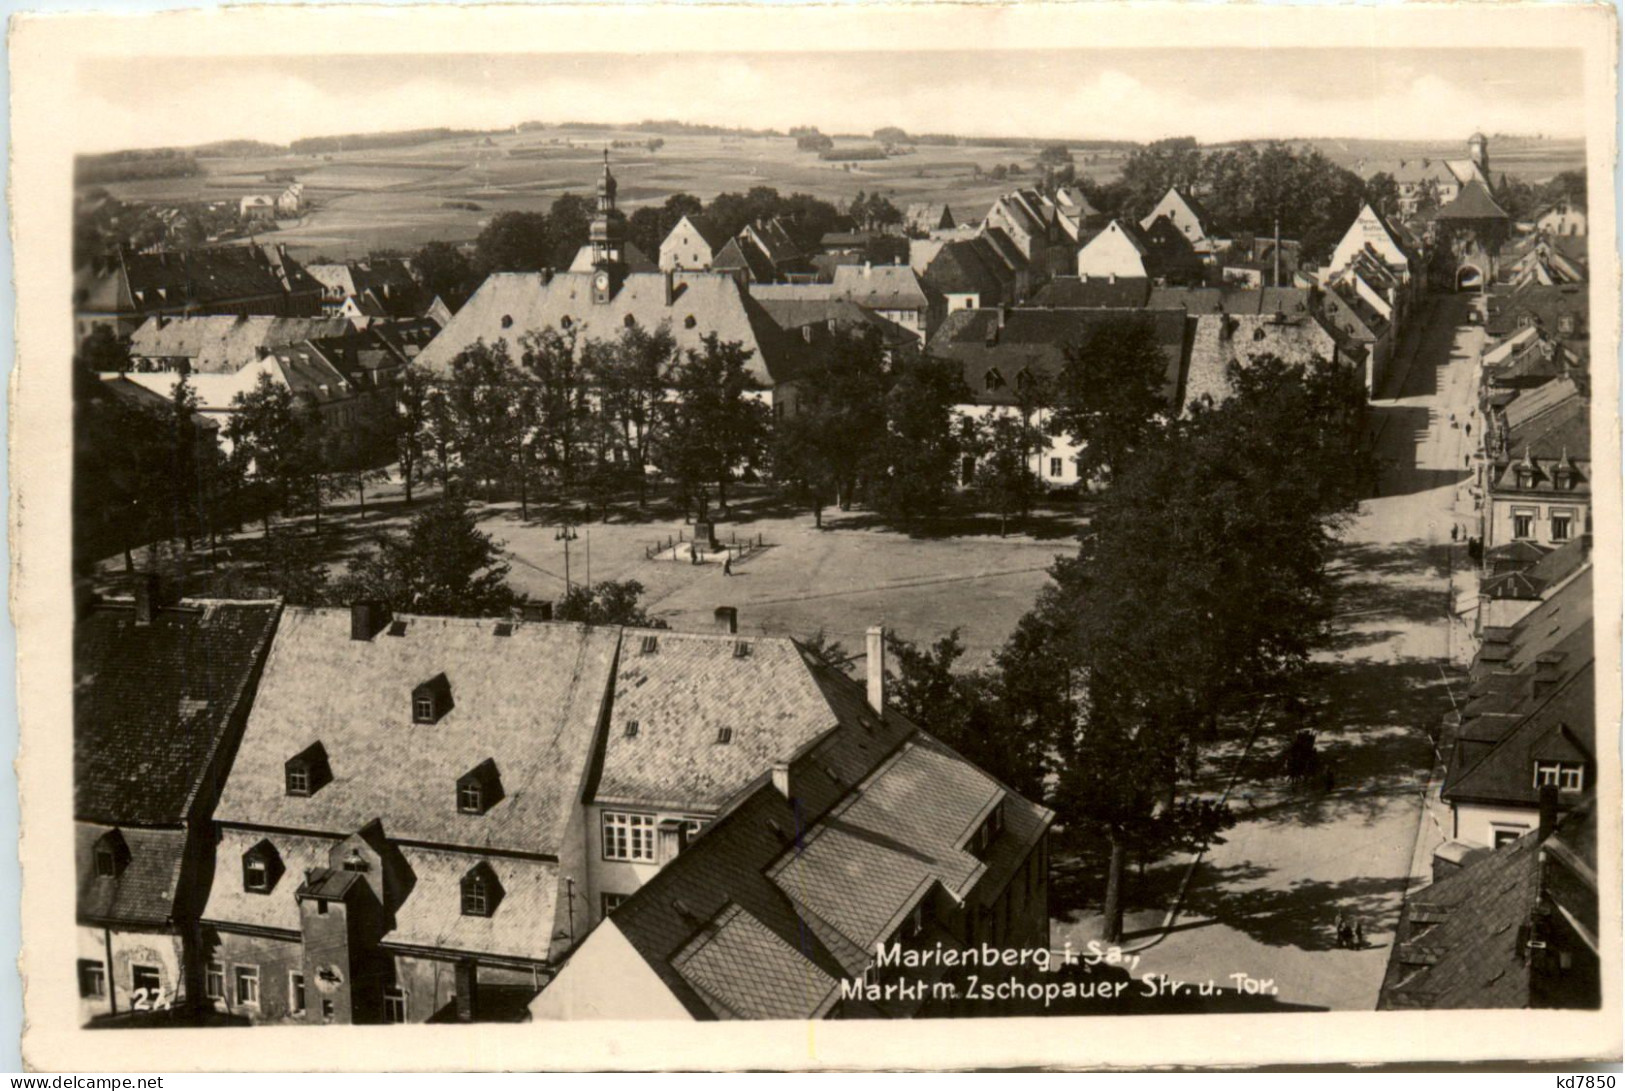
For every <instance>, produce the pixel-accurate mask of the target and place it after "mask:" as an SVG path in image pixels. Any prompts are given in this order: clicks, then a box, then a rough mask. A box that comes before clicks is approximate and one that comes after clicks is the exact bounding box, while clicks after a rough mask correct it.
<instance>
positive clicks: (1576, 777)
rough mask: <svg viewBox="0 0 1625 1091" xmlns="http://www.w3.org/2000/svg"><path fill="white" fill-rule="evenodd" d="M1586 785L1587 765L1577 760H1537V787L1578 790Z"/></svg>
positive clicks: (1564, 790) (1563, 790)
mask: <svg viewBox="0 0 1625 1091" xmlns="http://www.w3.org/2000/svg"><path fill="white" fill-rule="evenodd" d="M1584 786H1585V765H1584V764H1583V763H1581V762H1577V761H1537V762H1536V763H1535V787H1536V788H1547V787H1551V788H1556V789H1557V790H1558V791H1560V792H1578V791H1579V790H1580V789H1581V788H1583V787H1584Z"/></svg>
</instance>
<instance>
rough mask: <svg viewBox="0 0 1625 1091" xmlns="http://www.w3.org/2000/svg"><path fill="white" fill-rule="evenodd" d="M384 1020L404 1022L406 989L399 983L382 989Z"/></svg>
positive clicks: (387, 1021)
mask: <svg viewBox="0 0 1625 1091" xmlns="http://www.w3.org/2000/svg"><path fill="white" fill-rule="evenodd" d="M384 1022H386V1023H404V1022H406V990H405V989H403V988H401V987H400V986H399V985H391V986H390V987H389V988H387V989H385V990H384Z"/></svg>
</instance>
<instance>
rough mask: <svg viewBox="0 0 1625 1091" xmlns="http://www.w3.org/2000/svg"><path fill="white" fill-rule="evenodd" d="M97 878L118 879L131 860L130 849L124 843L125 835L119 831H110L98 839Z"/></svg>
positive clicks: (96, 850) (96, 853)
mask: <svg viewBox="0 0 1625 1091" xmlns="http://www.w3.org/2000/svg"><path fill="white" fill-rule="evenodd" d="M94 855H95V863H96V878H98V879H116V878H118V876H119V873H120V872H122V871H123V870H124V865H125V864H126V863H128V862H129V859H130V847H129V845H127V844H125V842H124V835H123V834H121V833H119V832H118V831H117V830H108V831H107V832H106V833H104V834H102V835H101V836H100V837H98V838H97V839H96V849H95V853H94Z"/></svg>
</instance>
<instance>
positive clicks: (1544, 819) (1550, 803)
mask: <svg viewBox="0 0 1625 1091" xmlns="http://www.w3.org/2000/svg"><path fill="white" fill-rule="evenodd" d="M1556 827H1557V785H1555V784H1542V785H1541V786H1540V827H1539V829H1540V833H1539V835H1538V836H1539V838H1540V840H1542V841H1544V840H1546V839H1547V838H1548V837H1550V836H1551V835H1552V830H1553V829H1555V828H1556Z"/></svg>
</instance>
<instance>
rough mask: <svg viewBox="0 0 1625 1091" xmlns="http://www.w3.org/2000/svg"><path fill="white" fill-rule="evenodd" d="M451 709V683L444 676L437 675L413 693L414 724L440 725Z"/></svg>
mask: <svg viewBox="0 0 1625 1091" xmlns="http://www.w3.org/2000/svg"><path fill="white" fill-rule="evenodd" d="M451 708H452V701H451V683H450V682H449V681H447V679H446V676H445V675H444V674H437V675H435V676H434V677H433V678H431V679H429V680H428V681H427V682H424V683H422V684H421V685H419V686H418V687H417V688H416V689H414V690H413V691H412V722H413V723H417V724H432V723H438V722H439V721H440V718H441V717H443V716H444V715H445V714H446V713H448V712H450V711H451Z"/></svg>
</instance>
